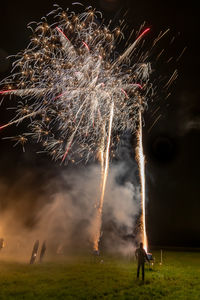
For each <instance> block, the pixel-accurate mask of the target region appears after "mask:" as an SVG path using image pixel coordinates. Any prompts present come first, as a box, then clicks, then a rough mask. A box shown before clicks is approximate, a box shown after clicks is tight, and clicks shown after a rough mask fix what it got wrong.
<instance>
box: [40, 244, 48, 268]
mask: <svg viewBox="0 0 200 300" xmlns="http://www.w3.org/2000/svg"><path fill="white" fill-rule="evenodd" d="M46 249H47V247H46V242H45V241H44V242H43V244H42V248H41V252H40V263H41V262H42V260H43V257H44V254H45V252H46Z"/></svg>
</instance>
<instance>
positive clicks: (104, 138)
mask: <svg viewBox="0 0 200 300" xmlns="http://www.w3.org/2000/svg"><path fill="white" fill-rule="evenodd" d="M50 14H51V15H52V16H53V17H54V19H55V23H54V24H53V25H49V24H48V23H47V21H46V19H45V21H43V22H39V23H38V24H36V26H35V29H33V28H31V30H32V32H33V37H32V38H31V41H30V43H29V45H28V47H27V48H26V49H25V50H24V51H22V52H20V53H19V54H18V55H17V56H16V61H15V62H14V63H13V69H12V72H11V75H10V76H9V77H7V78H6V79H4V80H3V81H2V82H1V86H2V88H1V91H0V94H1V95H2V96H5V95H10V96H13V95H15V96H18V97H20V101H18V105H17V107H16V116H15V118H14V119H13V120H11V121H10V122H9V123H8V124H5V125H2V126H0V129H3V128H5V127H8V126H10V125H12V124H19V123H20V122H22V121H23V120H24V119H29V121H30V122H29V125H28V133H23V134H22V135H20V136H18V137H15V138H12V137H11V139H13V140H15V141H16V140H17V138H18V142H17V143H21V144H23V145H24V141H25V140H26V141H27V139H28V138H32V139H34V140H35V141H36V142H38V143H40V144H41V145H42V146H43V149H44V151H45V152H47V153H48V154H49V155H50V156H51V157H52V159H54V160H60V161H61V163H64V162H65V161H66V160H68V161H74V160H76V161H81V160H85V161H86V162H87V161H88V160H89V159H90V157H94V158H95V157H97V156H99V154H100V160H101V167H102V171H101V174H102V178H101V197H100V202H99V205H98V210H97V223H98V226H97V227H98V228H97V231H96V233H95V237H94V241H93V245H94V249H98V242H99V237H100V230H101V216H102V210H103V200H104V193H105V188H106V180H107V175H108V169H109V160H110V157H111V154H112V153H113V152H114V150H115V148H116V147H117V143H118V141H119V135H120V133H122V132H124V131H126V130H129V131H131V132H134V131H135V129H136V124H137V120H138V117H137V116H138V113H139V114H140V128H141V122H142V121H141V106H142V107H144V106H145V104H146V102H147V98H148V95H149V91H152V87H151V84H150V83H149V74H150V72H151V65H150V63H149V62H148V61H147V59H148V55H147V53H141V51H138V53H139V55H136V54H135V51H136V49H137V48H139V45H140V40H141V39H142V38H143V37H144V35H145V34H146V33H147V32H148V31H149V28H147V29H145V30H144V31H143V32H142V33H140V34H139V35H138V37H137V38H136V39H135V41H134V42H133V43H132V44H131V45H130V46H129V47H128V48H127V49H126V50H125V51H124V53H122V55H118V54H117V52H116V48H117V46H118V45H119V44H120V42H121V40H122V38H123V34H122V32H121V30H120V27H116V28H114V29H110V28H109V26H108V27H106V26H105V25H102V24H100V25H99V22H98V18H99V17H101V13H100V12H98V11H95V9H93V8H91V7H88V8H86V9H85V11H84V12H83V13H80V14H75V13H74V12H70V11H69V10H67V11H63V10H62V9H61V8H60V7H56V9H55V10H54V11H53V12H51V13H50ZM43 20H44V18H43ZM29 27H30V26H29ZM139 50H140V49H139ZM21 98H22V99H21ZM17 99H18V98H17ZM141 99H142V101H141ZM139 134H140V138H141V139H142V135H141V134H142V133H141V132H139ZM140 146H142V140H141V143H140ZM140 167H141V164H140ZM140 170H141V168H140ZM141 178H144V176H143V177H141ZM143 189H144V184H142V195H143V196H144V191H143ZM143 199H144V198H143ZM144 201H145V200H143V201H142V203H143V206H142V207H143V209H144V208H145V207H144ZM143 220H144V222H145V218H143ZM143 232H144V233H145V223H144V231H143Z"/></svg>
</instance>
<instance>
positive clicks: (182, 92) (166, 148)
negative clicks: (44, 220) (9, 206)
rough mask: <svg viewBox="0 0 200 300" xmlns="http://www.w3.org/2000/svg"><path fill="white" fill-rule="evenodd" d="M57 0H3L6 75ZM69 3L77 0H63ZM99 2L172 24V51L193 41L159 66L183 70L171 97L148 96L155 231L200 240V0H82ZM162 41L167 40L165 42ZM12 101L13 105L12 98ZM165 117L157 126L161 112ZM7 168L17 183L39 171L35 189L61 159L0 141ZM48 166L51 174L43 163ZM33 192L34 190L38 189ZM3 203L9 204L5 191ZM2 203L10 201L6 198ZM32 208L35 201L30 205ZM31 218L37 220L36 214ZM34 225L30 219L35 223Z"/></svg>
mask: <svg viewBox="0 0 200 300" xmlns="http://www.w3.org/2000/svg"><path fill="white" fill-rule="evenodd" d="M53 3H54V2H53V1H47V0H43V1H38V0H35V1H10V0H8V1H4V2H3V3H1V4H0V11H1V17H0V33H1V44H0V77H1V78H4V76H5V75H7V74H8V73H9V71H10V65H9V63H7V62H6V61H5V59H4V58H5V56H6V55H11V54H15V53H17V52H18V51H19V50H21V49H24V48H25V47H26V45H27V43H28V40H29V36H30V31H29V30H28V29H27V28H26V25H27V23H29V22H30V21H35V20H36V21H39V19H40V18H41V17H42V16H44V15H45V14H46V13H48V12H49V11H51V10H52V6H53ZM56 3H57V4H59V5H61V6H62V7H63V9H65V8H67V7H68V6H69V5H70V3H71V2H70V1H59V0H57V1H56ZM82 3H87V4H91V3H92V4H93V5H94V6H96V7H97V8H99V9H100V10H101V11H102V12H103V13H104V15H105V17H106V18H107V19H109V18H114V17H115V18H116V19H117V18H118V16H119V17H120V16H121V15H123V13H125V12H126V11H127V15H126V22H127V24H128V25H129V26H130V27H137V28H139V25H140V24H142V23H143V21H146V23H147V25H148V26H150V27H151V33H150V35H151V36H150V38H151V37H152V39H153V38H154V37H155V36H156V35H157V34H158V33H159V32H160V31H164V30H166V29H167V28H170V29H171V32H170V34H169V36H170V37H171V38H172V37H174V36H175V42H174V44H173V45H172V46H170V45H169V41H170V38H169V39H167V38H165V39H163V41H162V42H161V46H162V47H164V48H166V49H165V50H166V53H167V56H168V57H171V56H172V57H178V55H179V54H180V53H181V51H182V50H183V48H184V47H187V50H186V51H185V53H184V55H183V57H182V59H181V60H180V61H178V62H176V61H175V59H173V60H172V61H171V63H170V64H167V65H166V64H165V62H164V60H163V63H161V64H159V66H158V69H157V71H156V72H157V73H158V72H160V74H161V76H168V75H169V74H170V72H171V73H172V72H173V71H174V69H178V73H179V77H178V79H177V81H176V83H175V84H173V88H172V89H171V91H172V94H171V96H170V97H169V98H168V99H163V94H162V91H159V93H160V94H159V93H158V97H157V100H156V101H155V103H153V104H149V108H148V110H147V112H146V113H145V128H144V146H145V154H146V160H147V189H148V191H147V194H148V216H147V224H148V233H149V240H150V243H151V244H153V245H169V246H170V245H174V246H191V247H193V246H194V247H200V218H199V212H200V196H199V195H200V184H199V179H200V176H199V170H200V159H199V153H200V109H199V79H200V78H199V67H200V59H199V44H200V43H199V28H200V27H199V7H198V6H197V1H190V2H185V1H182V2H177V1H171V0H170V1H152V0H151V1H137V2H136V1H133V0H129V1H128V0H124V1H121V0H118V1H117V0H99V1H82ZM161 49H162V48H161ZM8 101H9V106H12V105H11V104H12V103H11V102H10V101H11V100H9V99H8ZM6 106H7V104H6V103H5V102H4V103H3V105H2V106H1V112H0V116H1V123H6V121H7V120H8V118H9V117H10V112H7V111H6V110H5V108H6ZM157 107H159V110H158V111H157V113H155V114H154V112H155V110H156V109H157ZM160 114H161V117H160V118H159V120H158V122H157V123H156V124H155V126H153V128H152V129H151V130H150V128H151V125H152V124H153V122H154V120H155V119H156V118H157V117H158V116H159V115H160ZM15 133H16V128H9V129H7V130H6V131H4V132H3V133H1V137H4V136H12V135H15ZM0 146H1V147H0V154H1V159H0V176H1V181H2V182H6V183H7V182H9V184H10V185H11V186H12V184H13V183H14V182H15V181H16V179H17V178H18V177H19V176H21V174H22V170H27V169H28V170H31V171H32V172H33V173H34V174H36V175H35V177H38V176H40V182H38V181H37V180H36V179H35V180H33V179H32V180H31V182H30V183H29V184H30V186H31V187H33V186H34V189H35V191H36V192H35V193H36V194H37V190H38V191H40V192H41V190H42V182H43V181H46V180H48V179H49V177H51V176H56V173H57V172H59V166H58V165H56V164H55V163H54V162H51V161H49V158H47V157H45V156H44V155H43V156H38V155H36V154H35V152H36V151H37V146H36V145H34V144H32V145H31V146H28V148H27V151H26V153H23V152H22V151H21V148H17V147H16V148H12V144H11V143H10V142H8V141H6V140H1V141H0ZM47 166H48V170H49V171H48V174H47V173H46V172H45V173H44V171H43V170H44V167H47ZM33 198H34V196H33ZM1 202H2V203H3V204H2V205H4V206H6V204H5V203H4V202H3V199H1ZM2 207H3V206H2ZM30 207H31V208H32V206H31V205H30ZM30 224H31V222H30ZM30 226H31V225H30Z"/></svg>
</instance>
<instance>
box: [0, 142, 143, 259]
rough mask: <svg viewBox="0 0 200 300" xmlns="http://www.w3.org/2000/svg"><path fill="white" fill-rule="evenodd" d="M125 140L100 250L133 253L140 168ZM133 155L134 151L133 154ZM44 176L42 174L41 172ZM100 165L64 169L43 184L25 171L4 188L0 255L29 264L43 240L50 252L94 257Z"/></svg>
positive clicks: (0, 188)
mask: <svg viewBox="0 0 200 300" xmlns="http://www.w3.org/2000/svg"><path fill="white" fill-rule="evenodd" d="M128 140H129V139H128V138H127V139H126V138H124V139H123V142H122V144H121V147H120V150H119V155H120V156H121V158H122V160H120V162H113V163H112V164H111V166H110V170H109V175H108V181H107V186H106V192H105V199H104V207H103V226H102V233H101V243H100V249H102V251H103V252H111V253H121V254H124V255H127V254H130V253H131V252H132V253H134V252H133V249H134V237H135V236H134V230H135V221H136V218H137V216H138V214H139V211H140V205H139V203H140V194H139V186H138V178H137V165H136V163H135V161H134V160H133V158H132V156H133V154H132V149H131V148H129V147H128ZM129 150H130V151H129ZM39 173H40V172H39ZM100 178H101V170H100V166H99V164H92V165H89V166H80V165H79V166H76V167H73V168H72V167H68V168H66V169H64V170H63V169H60V172H59V173H58V174H57V175H56V176H53V177H52V178H51V177H50V178H49V179H48V182H47V181H46V182H45V183H44V184H42V185H38V186H37V185H35V183H36V182H38V181H40V176H39V174H38V172H37V171H36V172H35V173H32V172H30V171H27V170H26V171H25V170H23V175H22V173H21V176H20V177H19V179H18V180H16V182H15V183H14V184H12V185H10V184H9V185H8V183H6V182H3V181H2V183H1V185H0V194H1V210H0V219H1V222H0V238H4V240H5V248H4V249H2V250H1V252H2V253H0V254H1V256H2V257H3V256H9V258H10V257H12V258H17V259H19V258H20V259H21V258H22V257H23V259H25V260H26V261H28V260H29V258H30V254H31V251H32V247H33V244H34V242H35V240H37V239H39V241H40V245H41V244H42V242H43V241H44V240H45V241H46V244H47V253H49V254H53V255H55V254H57V255H58V254H70V253H73V254H74V253H84V252H86V253H88V252H92V237H93V236H94V231H95V216H96V209H97V205H98V201H99V197H100Z"/></svg>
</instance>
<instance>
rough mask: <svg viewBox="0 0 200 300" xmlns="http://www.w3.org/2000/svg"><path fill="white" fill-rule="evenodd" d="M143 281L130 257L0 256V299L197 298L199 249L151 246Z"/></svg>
mask: <svg viewBox="0 0 200 300" xmlns="http://www.w3.org/2000/svg"><path fill="white" fill-rule="evenodd" d="M153 254H154V257H155V264H154V266H152V268H151V269H149V267H148V265H147V266H146V274H145V275H146V279H145V282H144V284H143V283H142V281H141V280H137V279H136V262H135V261H134V260H133V258H126V259H125V258H119V257H109V256H106V257H102V258H101V259H100V261H99V260H98V259H97V260H95V258H94V257H73V258H71V257H70V258H57V259H56V260H55V259H54V260H50V259H47V258H46V261H44V263H43V264H35V265H29V264H27V263H24V262H23V263H22V262H11V261H3V260H1V257H0V300H3V299H6V300H9V299H20V300H21V299H43V300H45V299H59V300H61V299H87V300H89V299H132V300H134V299H144V300H147V299H171V300H177V299H188V300H191V299H192V300H195V299H200V253H196V252H167V251H163V264H162V265H160V252H158V251H157V252H154V253H153Z"/></svg>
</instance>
